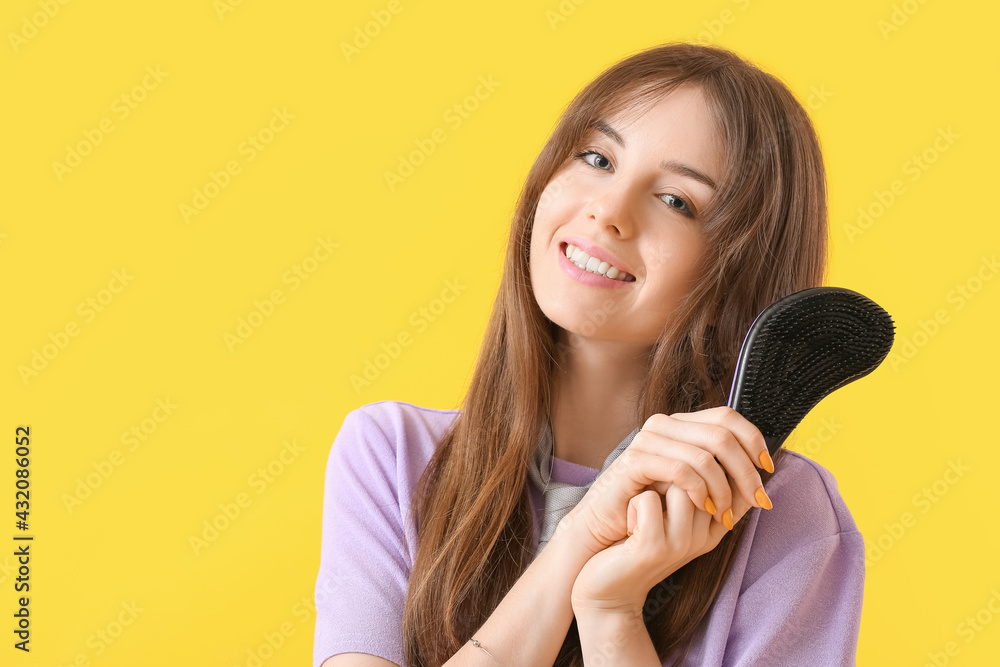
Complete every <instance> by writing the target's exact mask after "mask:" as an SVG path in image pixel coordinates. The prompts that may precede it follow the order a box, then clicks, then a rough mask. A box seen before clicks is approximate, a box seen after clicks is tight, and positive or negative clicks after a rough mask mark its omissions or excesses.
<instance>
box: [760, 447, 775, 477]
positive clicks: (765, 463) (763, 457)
mask: <svg viewBox="0 0 1000 667" xmlns="http://www.w3.org/2000/svg"><path fill="white" fill-rule="evenodd" d="M759 460H760V467H762V468H763V469H764V470H766V471H768V472H774V461H772V460H771V455H770V454H768V453H767V450H766V449H765V450H764V451H762V452H761V453H760V459H759Z"/></svg>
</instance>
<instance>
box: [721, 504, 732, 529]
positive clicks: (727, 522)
mask: <svg viewBox="0 0 1000 667" xmlns="http://www.w3.org/2000/svg"><path fill="white" fill-rule="evenodd" d="M722 525H723V526H725V527H726V530H732V529H733V510H732V508H730V509H727V510H726V511H725V512H723V513H722Z"/></svg>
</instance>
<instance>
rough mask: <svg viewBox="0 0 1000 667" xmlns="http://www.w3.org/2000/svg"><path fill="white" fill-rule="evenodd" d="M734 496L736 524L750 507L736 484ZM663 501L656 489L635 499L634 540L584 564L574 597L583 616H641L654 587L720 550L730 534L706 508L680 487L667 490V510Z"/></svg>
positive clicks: (632, 510) (630, 520)
mask: <svg viewBox="0 0 1000 667" xmlns="http://www.w3.org/2000/svg"><path fill="white" fill-rule="evenodd" d="M731 493H732V494H733V497H734V503H733V508H732V509H733V515H734V520H735V521H739V520H740V519H741V518H742V517H743V515H744V514H746V512H747V511H749V509H750V503H748V502H747V501H746V500H745V499H744V498H743V496H742V495H741V494H739V493H738V491H737V489H736V488H735V486H734V487H733V488H732V489H731ZM660 501H661V498H660V494H659V493H657V492H656V491H653V490H648V491H644V492H642V493H640V494H639V495H637V496H635V497H634V498H633V499H632V500H631V501H630V502H629V505H628V526H629V528H628V531H629V533H630V536H629V537H627V538H626V539H623V540H619V541H618V542H616V543H615V544H613V545H611V546H610V547H608V548H606V549H604V550H603V551H601V552H599V553H597V554H596V555H594V556H593V557H591V559H590V560H589V561H587V564H586V565H584V566H583V569H582V570H581V571H580V574H579V575H577V578H576V583H574V585H573V592H572V597H571V600H572V604H573V610H574V612H575V613H576V614H577V615H578V616H580V615H583V614H594V613H603V612H626V613H628V614H629V615H630V616H637V615H639V614H641V613H642V608H643V605H644V604H645V602H646V596H647V595H648V593H649V591H650V589H652V588H653V586H655V585H656V584H657V583H659V582H660V581H662V580H663V579H666V578H667V577H668V576H670V575H671V574H673V573H674V572H676V571H677V570H679V569H680V568H681V567H683V566H684V565H686V564H687V563H689V562H691V561H692V560H694V559H695V558H697V557H698V556H701V555H702V554H706V553H708V552H709V551H711V550H712V549H714V548H715V547H716V546H718V544H719V541H720V540H721V539H722V536H723V535H725V534H726V533H727V532H729V529H728V528H726V527H725V526H723V525H722V524H721V523H719V522H717V521H713V520H712V515H711V514H709V513H708V512H706V511H705V510H704V509H703V508H700V507H695V505H694V503H693V502H691V498H690V496H689V495H688V493H687V492H686V491H685V490H684V489H682V488H681V487H679V486H676V485H671V486H670V488H668V489H667V494H666V506H667V508H666V511H663V507H662V505H661V504H660ZM633 531H634V532H633Z"/></svg>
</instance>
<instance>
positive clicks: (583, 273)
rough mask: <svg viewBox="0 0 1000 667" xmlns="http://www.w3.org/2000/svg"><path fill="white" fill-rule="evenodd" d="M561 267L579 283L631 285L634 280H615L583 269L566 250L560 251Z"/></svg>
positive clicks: (609, 285)
mask: <svg viewBox="0 0 1000 667" xmlns="http://www.w3.org/2000/svg"><path fill="white" fill-rule="evenodd" d="M558 261H559V268H560V269H562V270H563V273H565V274H566V275H567V276H569V277H570V278H572V279H573V280H575V281H577V282H578V283H583V284H584V285H589V286H591V287H609V288H616V287H625V286H626V285H631V284H632V282H634V281H630V282H626V281H624V280H614V279H612V278H608V277H607V276H602V275H600V274H597V273H591V272H590V271H587V270H586V269H581V268H580V267H579V266H577V265H576V264H574V263H573V262H571V261H570V260H569V257H567V256H566V253H565V252H562V251H561V252H560V253H559V260H558Z"/></svg>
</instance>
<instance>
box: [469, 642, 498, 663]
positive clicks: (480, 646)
mask: <svg viewBox="0 0 1000 667" xmlns="http://www.w3.org/2000/svg"><path fill="white" fill-rule="evenodd" d="M469 641H471V642H472V645H473V646H475V647H476V648H478V649H479V650H480V651H482V652H483V653H485V654H486V655H488V656H490V657H491V658H493V659H494V660H496V661H497V662H500V661H499V660H497V659H496V656H494V655H493V654H492V653H490V652H489V651H487V650H486V647H484V646H483V645H482V644H480V643H479V642H478V641H476V640H475V639H470V640H469Z"/></svg>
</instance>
